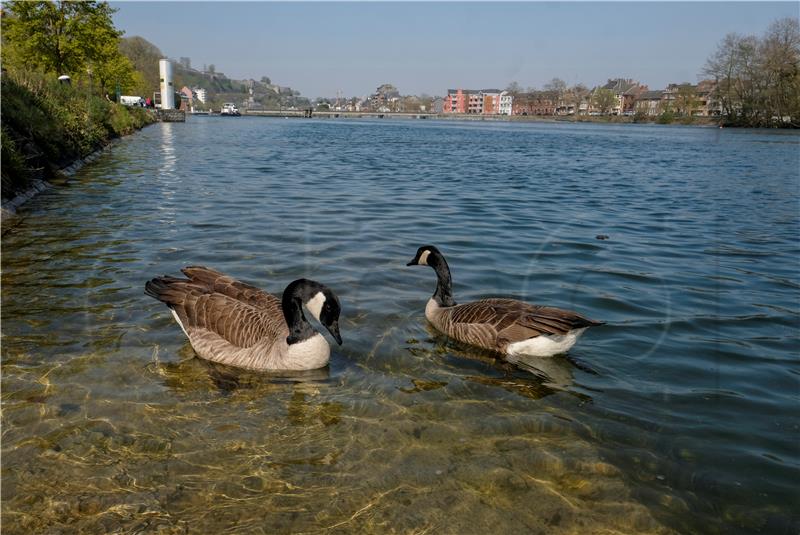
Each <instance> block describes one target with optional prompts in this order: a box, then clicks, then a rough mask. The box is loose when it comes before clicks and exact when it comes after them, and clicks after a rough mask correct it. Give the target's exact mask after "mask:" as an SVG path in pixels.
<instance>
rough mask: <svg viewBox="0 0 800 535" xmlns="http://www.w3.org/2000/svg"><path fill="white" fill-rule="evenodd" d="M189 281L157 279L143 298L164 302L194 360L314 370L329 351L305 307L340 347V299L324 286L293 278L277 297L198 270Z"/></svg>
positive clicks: (189, 271)
mask: <svg viewBox="0 0 800 535" xmlns="http://www.w3.org/2000/svg"><path fill="white" fill-rule="evenodd" d="M181 271H182V272H183V274H184V275H186V276H187V277H188V279H180V278H177V277H168V276H164V277H156V278H154V279H152V280H150V281H148V282H147V284H145V293H146V294H147V295H149V296H151V297H154V298H156V299H158V300H159V301H161V302H162V303H165V304H166V305H167V306H168V307H169V308H170V309H171V310H172V315H173V316H175V321H177V322H178V325H180V327H181V329H183V332H184V333H185V334H186V336H187V337H188V338H189V342H190V343H191V344H192V347H193V348H194V350H195V352H196V353H197V355H198V356H200V357H202V358H204V359H206V360H211V361H214V362H219V363H222V364H227V365H229V366H236V367H238V368H246V369H250V370H258V371H265V370H313V369H316V368H322V367H324V366H325V365H326V364H327V363H328V358H329V357H330V352H331V350H330V347H329V346H328V342H327V341H326V340H325V338H324V337H323V336H322V335H321V334H320V333H319V332H317V331H316V330H315V329H314V328H313V327H312V326H311V324H310V323H309V322H308V321H307V320H306V318H305V316H304V315H303V309H302V305H305V306H306V308H307V309H308V311H309V312H311V315H313V316H314V317H315V318H316V319H317V320H318V321H319V322H320V323H322V325H324V326H325V328H327V329H328V331H329V332H330V333H331V335H333V337H334V338H335V339H336V341H337V342H338V343H339V344H340V345H341V343H342V337H341V336H340V335H339V313H340V311H341V307H340V305H339V299H338V298H337V297H336V295H335V294H334V293H333V292H332V291H331V290H330V289H329V288H328V287H327V286H325V285H324V284H320V283H318V282H315V281H312V280H308V279H298V280H296V281H294V282H292V283H291V284H289V285H288V286H287V287H286V289H285V290H284V291H283V297H282V298H280V299H279V298H278V297H276V296H274V295H271V294H268V293H266V292H264V291H263V290H260V289H259V288H256V287H255V286H251V285H249V284H245V283H243V282H239V281H237V280H236V279H234V278H233V277H229V276H227V275H224V274H223V273H220V272H218V271H214V270H212V269H208V268H205V267H201V266H189V267H185V268H183V269H182V270H181Z"/></svg>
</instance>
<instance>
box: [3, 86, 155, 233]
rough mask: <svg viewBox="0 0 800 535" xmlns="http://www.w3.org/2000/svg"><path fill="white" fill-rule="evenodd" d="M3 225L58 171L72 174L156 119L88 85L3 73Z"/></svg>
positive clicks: (60, 174)
mask: <svg viewBox="0 0 800 535" xmlns="http://www.w3.org/2000/svg"><path fill="white" fill-rule="evenodd" d="M1 83H2V101H3V106H2V109H0V115H2V136H0V139H1V140H2V168H1V170H0V173H1V174H2V194H1V195H0V202H1V203H2V224H3V225H4V226H5V223H7V222H8V221H9V220H10V218H11V217H13V216H14V214H15V213H16V210H17V208H19V206H21V205H22V204H23V203H24V202H26V201H27V200H29V199H30V198H32V197H33V196H34V195H36V194H37V193H39V192H40V191H42V190H43V189H45V188H46V187H47V185H48V184H49V181H50V180H51V179H53V178H55V177H59V176H62V177H63V176H69V175H71V174H72V173H74V172H75V171H76V170H77V169H78V168H80V167H81V166H83V165H84V164H85V163H88V162H90V161H93V160H94V158H96V157H97V154H98V151H100V150H101V149H103V148H104V147H106V146H107V145H109V143H111V142H112V141H113V140H114V139H116V138H119V137H121V136H124V135H127V134H131V133H133V132H135V131H137V130H139V129H141V128H143V127H144V126H146V125H148V124H151V123H154V122H156V121H157V120H158V119H157V117H156V116H155V114H154V113H153V112H152V111H150V110H145V109H142V108H128V107H126V106H122V105H120V104H116V103H113V102H109V101H108V100H106V99H105V98H102V97H100V96H97V95H95V94H93V93H92V92H91V91H89V90H88V89H87V88H81V87H73V86H70V85H62V84H59V83H58V82H57V81H55V80H49V79H46V78H44V77H38V76H36V75H31V76H30V77H28V78H25V77H13V76H11V75H7V74H4V76H3V78H2V82H1Z"/></svg>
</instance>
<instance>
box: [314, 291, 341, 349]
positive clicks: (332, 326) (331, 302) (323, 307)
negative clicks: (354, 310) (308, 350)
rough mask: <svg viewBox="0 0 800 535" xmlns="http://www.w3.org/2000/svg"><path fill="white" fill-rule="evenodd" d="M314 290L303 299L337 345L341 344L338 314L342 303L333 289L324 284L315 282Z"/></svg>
mask: <svg viewBox="0 0 800 535" xmlns="http://www.w3.org/2000/svg"><path fill="white" fill-rule="evenodd" d="M316 285H317V288H316V290H317V291H316V292H315V293H313V295H311V297H310V298H309V299H307V300H306V301H305V305H306V308H307V309H308V311H309V312H311V314H312V315H313V316H314V317H315V318H316V319H317V321H319V322H320V323H321V324H322V325H324V326H325V328H326V329H328V332H329V333H331V336H333V338H334V339H335V340H336V342H337V343H338V344H339V345H342V335H341V334H340V333H339V314H341V312H342V305H341V304H340V303H339V298H338V297H336V294H335V293H333V290H331V289H330V288H328V287H327V286H325V285H324V284H320V283H316Z"/></svg>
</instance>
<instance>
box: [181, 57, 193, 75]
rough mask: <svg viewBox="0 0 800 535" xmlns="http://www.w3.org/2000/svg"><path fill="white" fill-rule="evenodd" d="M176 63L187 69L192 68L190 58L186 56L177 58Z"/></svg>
mask: <svg viewBox="0 0 800 535" xmlns="http://www.w3.org/2000/svg"><path fill="white" fill-rule="evenodd" d="M178 64H179V65H180V66H181V67H183V68H184V69H186V70H187V71H188V70H189V69H191V68H192V58H187V57H186V56H182V57H181V58H180V59H179V60H178Z"/></svg>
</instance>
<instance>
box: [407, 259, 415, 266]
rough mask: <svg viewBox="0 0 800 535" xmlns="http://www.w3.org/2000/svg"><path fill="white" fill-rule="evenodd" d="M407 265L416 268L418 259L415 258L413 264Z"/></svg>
mask: <svg viewBox="0 0 800 535" xmlns="http://www.w3.org/2000/svg"><path fill="white" fill-rule="evenodd" d="M406 265H407V266H416V265H417V259H416V258H414V260H412V261H411V262H409V263H408V264H406Z"/></svg>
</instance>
